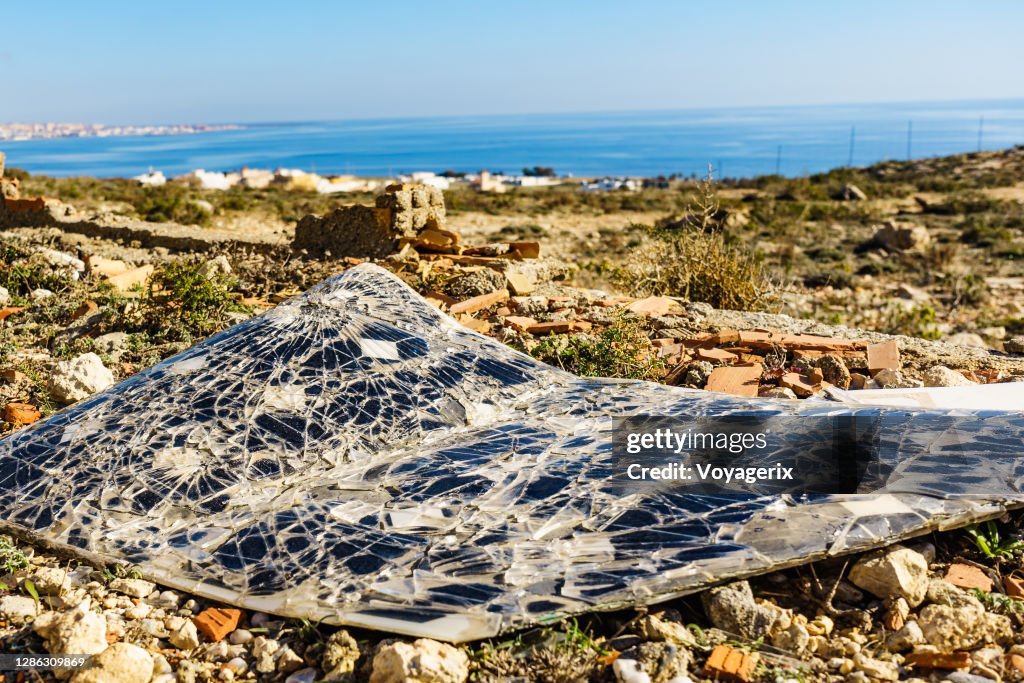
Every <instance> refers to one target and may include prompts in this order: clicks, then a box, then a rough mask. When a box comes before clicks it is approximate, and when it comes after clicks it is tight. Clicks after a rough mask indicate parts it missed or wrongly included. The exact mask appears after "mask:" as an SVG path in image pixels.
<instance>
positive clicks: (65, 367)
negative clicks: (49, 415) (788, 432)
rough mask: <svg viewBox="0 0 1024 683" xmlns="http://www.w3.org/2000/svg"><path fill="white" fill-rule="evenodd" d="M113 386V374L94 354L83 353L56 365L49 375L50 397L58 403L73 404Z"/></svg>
mask: <svg viewBox="0 0 1024 683" xmlns="http://www.w3.org/2000/svg"><path fill="white" fill-rule="evenodd" d="M113 384H114V373H112V372H111V371H110V370H108V369H107V368H106V367H104V365H103V361H102V360H100V357H99V356H97V355H96V354H95V353H91V352H90V353H83V354H82V355H81V356H78V357H77V358H72V359H71V360H62V361H60V362H59V363H57V364H56V365H55V366H54V368H53V371H52V372H51V373H50V380H49V383H48V388H49V391H50V396H51V397H52V398H53V399H54V400H55V401H58V402H60V403H74V402H75V401H81V400H82V399H83V398H88V397H89V396H92V395H93V394H95V393H96V392H98V391H103V390H104V389H106V388H107V387H110V386H112V385H113Z"/></svg>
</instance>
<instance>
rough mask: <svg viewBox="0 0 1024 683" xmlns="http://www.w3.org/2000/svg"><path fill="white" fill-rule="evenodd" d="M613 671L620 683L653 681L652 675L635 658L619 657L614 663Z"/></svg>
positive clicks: (647, 682)
mask: <svg viewBox="0 0 1024 683" xmlns="http://www.w3.org/2000/svg"><path fill="white" fill-rule="evenodd" d="M612 671H613V672H614V673H615V680H617V681H618V682H619V683H651V677H650V676H649V675H648V674H647V672H646V671H644V667H643V665H642V664H640V662H638V661H636V660H635V659H629V658H628V657H619V658H618V659H616V660H615V662H614V663H613V664H612Z"/></svg>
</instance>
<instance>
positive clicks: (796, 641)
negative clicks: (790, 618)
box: [772, 621, 811, 656]
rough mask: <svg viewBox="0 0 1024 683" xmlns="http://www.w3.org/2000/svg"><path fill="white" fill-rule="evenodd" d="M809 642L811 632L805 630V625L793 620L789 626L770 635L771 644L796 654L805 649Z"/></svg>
mask: <svg viewBox="0 0 1024 683" xmlns="http://www.w3.org/2000/svg"><path fill="white" fill-rule="evenodd" d="M810 642H811V634H810V633H809V632H808V631H807V627H806V626H804V625H803V624H800V623H797V622H795V621H794V622H793V623H792V624H790V625H789V628H787V629H783V630H781V631H777V632H776V633H775V635H774V636H773V637H772V645H774V646H775V647H777V648H779V649H782V650H787V651H788V652H791V653H793V654H795V655H797V656H799V655H800V654H802V653H803V652H804V650H806V649H807V645H808V644H809V643H810Z"/></svg>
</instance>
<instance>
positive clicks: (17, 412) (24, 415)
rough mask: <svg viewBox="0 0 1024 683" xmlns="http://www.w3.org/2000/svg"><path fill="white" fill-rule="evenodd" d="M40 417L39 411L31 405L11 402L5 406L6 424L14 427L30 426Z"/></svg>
mask: <svg viewBox="0 0 1024 683" xmlns="http://www.w3.org/2000/svg"><path fill="white" fill-rule="evenodd" d="M40 417H42V415H41V414H40V413H39V409H38V408H36V407H35V406H34V405H31V404H29V403H14V402H11V403H8V404H7V405H6V406H4V422H9V423H10V424H12V425H30V424H32V423H33V422H38V421H39V418H40Z"/></svg>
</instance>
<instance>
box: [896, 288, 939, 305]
mask: <svg viewBox="0 0 1024 683" xmlns="http://www.w3.org/2000/svg"><path fill="white" fill-rule="evenodd" d="M895 294H896V296H898V297H899V298H901V299H904V300H905V301H916V302H918V303H927V302H929V301H931V299H932V297H931V295H929V294H928V292H926V291H924V290H923V289H918V288H917V287H912V286H910V285H908V284H900V285H897V286H896V292H895Z"/></svg>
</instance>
